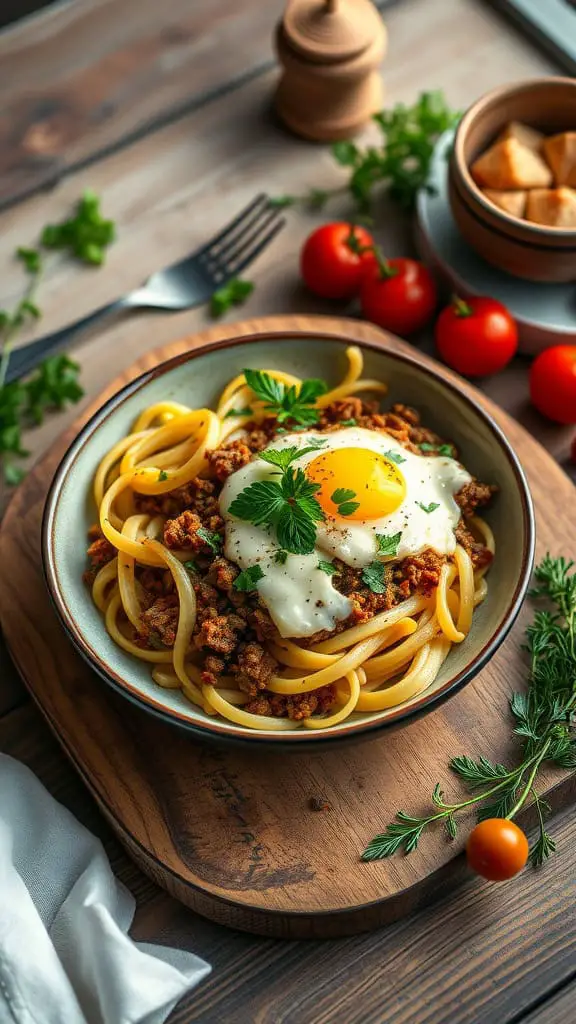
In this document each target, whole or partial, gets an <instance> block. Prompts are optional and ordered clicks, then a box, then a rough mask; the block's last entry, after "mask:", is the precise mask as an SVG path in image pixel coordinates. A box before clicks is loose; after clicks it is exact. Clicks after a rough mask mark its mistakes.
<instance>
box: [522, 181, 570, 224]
mask: <svg viewBox="0 0 576 1024" xmlns="http://www.w3.org/2000/svg"><path fill="white" fill-rule="evenodd" d="M526 220H531V221H533V222H534V223H535V224H546V225H547V226H548V227H551V228H576V191H574V189H572V188H565V187H561V188H535V189H533V190H532V191H531V192H529V193H528V202H527V203H526Z"/></svg>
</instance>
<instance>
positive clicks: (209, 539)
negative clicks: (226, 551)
mask: <svg viewBox="0 0 576 1024" xmlns="http://www.w3.org/2000/svg"><path fill="white" fill-rule="evenodd" d="M196 536H197V537H200V540H203V541H204V543H205V544H207V545H208V547H209V548H210V549H211V550H212V551H213V552H214V554H215V555H217V554H218V552H219V551H220V548H221V547H222V537H221V536H220V534H219V533H214V532H213V531H212V530H207V529H206V528H205V527H204V526H201V527H200V528H199V529H198V530H196Z"/></svg>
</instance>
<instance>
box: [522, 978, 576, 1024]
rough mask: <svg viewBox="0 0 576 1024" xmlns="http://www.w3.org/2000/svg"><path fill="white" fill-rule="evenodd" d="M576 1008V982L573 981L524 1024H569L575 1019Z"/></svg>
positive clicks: (540, 1007)
mask: <svg viewBox="0 0 576 1024" xmlns="http://www.w3.org/2000/svg"><path fill="white" fill-rule="evenodd" d="M575 1006H576V981H574V980H573V979H572V980H571V981H570V983H569V984H568V985H566V986H565V987H564V988H562V989H561V990H560V992H558V993H556V995H554V996H552V998H551V999H548V1000H546V1001H545V1002H544V1003H542V1004H541V1005H540V1006H538V1007H537V1008H536V1009H535V1010H533V1011H532V1013H529V1014H528V1016H527V1017H524V1019H523V1022H522V1024H568V1022H569V1021H571V1020H573V1019H574V1007H575Z"/></svg>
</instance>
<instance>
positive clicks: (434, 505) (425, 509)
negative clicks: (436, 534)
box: [416, 501, 440, 513]
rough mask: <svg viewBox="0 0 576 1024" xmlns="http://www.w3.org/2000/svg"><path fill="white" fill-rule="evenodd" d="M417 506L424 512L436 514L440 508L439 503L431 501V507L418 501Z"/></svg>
mask: <svg viewBox="0 0 576 1024" xmlns="http://www.w3.org/2000/svg"><path fill="white" fill-rule="evenodd" d="M416 504H417V505H418V507H419V508H421V509H422V511H423V512H428V513H430V512H435V511H436V509H437V508H440V505H439V503H438V502H437V501H431V502H430V504H429V505H424V504H423V503H422V502H421V501H417V502H416Z"/></svg>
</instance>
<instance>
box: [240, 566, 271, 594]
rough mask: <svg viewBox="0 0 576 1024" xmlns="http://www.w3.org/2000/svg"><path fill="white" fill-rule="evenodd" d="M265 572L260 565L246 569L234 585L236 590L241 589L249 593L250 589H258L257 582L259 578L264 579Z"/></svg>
mask: <svg viewBox="0 0 576 1024" xmlns="http://www.w3.org/2000/svg"><path fill="white" fill-rule="evenodd" d="M264 576H265V573H263V572H262V569H261V567H260V566H259V565H251V566H250V567H249V568H248V569H244V571H243V572H241V573H240V574H239V575H238V576H237V577H236V579H235V580H234V583H233V584H232V586H233V587H234V590H241V591H243V592H244V593H247V592H248V591H250V590H256V584H257V583H258V581H259V580H261V579H264Z"/></svg>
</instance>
